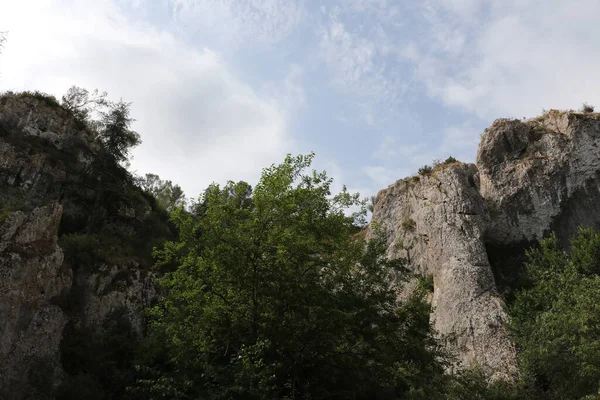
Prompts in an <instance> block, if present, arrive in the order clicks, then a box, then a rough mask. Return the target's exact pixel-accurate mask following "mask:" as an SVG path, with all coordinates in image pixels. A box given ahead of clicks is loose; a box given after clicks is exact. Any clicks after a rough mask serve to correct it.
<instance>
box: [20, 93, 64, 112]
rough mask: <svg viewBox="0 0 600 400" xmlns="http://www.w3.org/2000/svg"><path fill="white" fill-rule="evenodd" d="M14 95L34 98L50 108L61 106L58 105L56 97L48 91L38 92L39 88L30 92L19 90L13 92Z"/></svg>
mask: <svg viewBox="0 0 600 400" xmlns="http://www.w3.org/2000/svg"><path fill="white" fill-rule="evenodd" d="M15 96H16V97H17V98H28V97H30V98H34V99H36V100H39V101H42V102H44V103H46V105H48V106H50V107H52V108H62V106H61V105H60V103H59V102H58V100H57V99H56V97H54V96H52V95H51V94H48V93H44V92H40V91H39V90H36V91H35V92H30V91H25V92H20V93H17V94H15Z"/></svg>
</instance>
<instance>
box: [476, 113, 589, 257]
mask: <svg viewBox="0 0 600 400" xmlns="http://www.w3.org/2000/svg"><path fill="white" fill-rule="evenodd" d="M599 146H600V116H598V114H580V113H574V112H560V111H556V110H553V111H550V112H548V113H547V114H545V115H543V116H541V117H539V118H536V119H532V120H529V121H525V122H522V121H519V120H498V121H496V122H494V124H492V126H491V127H490V128H488V129H486V131H485V132H484V134H483V135H482V138H481V144H480V146H479V151H478V154H477V167H478V169H479V176H480V180H481V195H482V196H483V198H485V199H486V201H487V202H488V204H489V206H490V212H491V215H492V216H493V218H492V223H491V224H490V227H489V228H488V240H489V241H490V242H494V243H505V244H509V243H515V242H520V241H531V240H539V239H541V238H542V237H544V236H545V235H546V234H548V233H549V232H550V231H554V232H556V234H557V235H558V236H559V238H560V239H561V240H562V241H563V244H564V245H565V246H566V245H568V239H569V238H570V237H572V236H573V235H574V233H575V232H576V230H577V228H578V226H580V225H586V226H590V227H595V228H597V227H598V226H597V225H598V223H599V222H600V201H599V200H600V147H599Z"/></svg>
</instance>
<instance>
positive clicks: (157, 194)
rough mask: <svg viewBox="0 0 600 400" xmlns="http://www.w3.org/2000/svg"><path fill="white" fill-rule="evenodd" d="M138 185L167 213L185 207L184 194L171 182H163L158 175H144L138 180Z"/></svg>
mask: <svg viewBox="0 0 600 400" xmlns="http://www.w3.org/2000/svg"><path fill="white" fill-rule="evenodd" d="M139 185H140V186H141V187H142V188H143V189H144V190H145V191H146V192H148V193H150V194H151V195H152V196H153V197H154V198H155V199H156V201H157V202H158V204H160V206H161V207H162V208H164V209H165V210H167V211H168V212H172V211H175V210H176V209H177V208H179V207H183V206H185V205H186V199H185V194H184V193H183V190H182V189H181V187H180V186H179V185H174V184H173V183H172V182H171V181H168V180H167V181H163V180H161V179H160V177H159V176H158V175H155V174H146V176H145V177H144V178H141V179H140V180H139Z"/></svg>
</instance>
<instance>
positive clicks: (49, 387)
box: [0, 95, 157, 399]
mask: <svg viewBox="0 0 600 400" xmlns="http://www.w3.org/2000/svg"><path fill="white" fill-rule="evenodd" d="M91 135H92V133H91V132H90V130H89V128H88V127H87V126H86V125H85V124H83V123H81V122H78V121H77V120H76V119H75V118H74V117H73V115H72V114H70V113H69V112H68V111H67V110H65V109H63V108H61V107H60V106H58V105H57V104H54V103H53V102H48V101H47V100H44V99H43V98H36V97H35V96H22V95H3V96H0V399H46V398H48V399H51V398H54V393H55V392H56V390H57V389H58V387H59V386H60V385H61V382H63V381H64V380H65V379H67V378H68V377H69V374H72V373H73V371H69V369H68V368H66V367H65V365H64V364H63V362H64V348H66V347H68V346H69V345H71V348H73V347H75V348H77V346H78V345H79V344H80V343H82V342H85V341H86V338H85V337H82V336H81V333H82V332H84V333H85V332H87V333H90V332H91V333H93V334H94V335H101V334H102V332H103V330H104V329H105V328H106V327H107V326H112V325H115V323H117V321H116V319H117V315H118V319H119V321H118V322H119V323H121V322H123V321H124V322H125V325H126V326H127V329H130V330H131V337H132V338H133V337H135V336H136V335H140V334H142V330H143V329H142V328H143V320H142V319H143V314H142V310H143V309H144V308H146V307H148V306H149V305H151V303H152V302H153V301H154V300H155V299H156V296H157V293H156V289H155V286H154V283H153V282H154V279H153V276H152V275H151V274H150V273H148V272H147V271H144V270H143V268H142V267H140V265H138V264H137V263H136V262H135V261H134V260H133V259H126V258H125V257H122V260H120V259H119V260H117V261H114V262H108V261H106V260H105V261H98V262H95V263H94V264H93V265H86V266H85V267H83V266H80V265H74V264H73V263H71V264H67V263H65V262H64V254H63V250H62V249H61V248H60V246H59V244H58V242H59V240H58V238H59V236H60V235H61V229H63V225H64V226H67V227H68V229H70V231H69V233H70V232H79V236H80V237H85V234H84V235H81V226H80V225H77V223H75V222H73V221H77V220H82V221H86V220H87V218H88V215H89V208H90V204H93V199H94V195H95V193H94V190H93V188H94V187H95V185H93V184H92V185H90V184H87V182H85V181H84V179H85V176H86V173H87V168H88V167H89V165H90V160H91V159H90V157H91V155H92V153H93V146H94V145H93V144H92V143H91ZM92 183H93V182H92ZM87 187H92V189H86V188H87ZM90 199H91V200H90ZM142 200H143V199H142ZM16 210H25V211H16ZM140 210H141V211H140ZM145 213H146V214H147V213H149V207H148V205H147V204H146V203H144V204H142V205H139V206H138V207H137V208H135V209H133V208H132V209H127V210H124V211H123V212H121V214H123V215H125V214H127V215H125V218H129V220H128V221H130V220H131V221H133V222H131V224H132V225H133V224H134V223H138V224H140V217H139V215H143V214H145ZM127 228H128V226H127V224H124V227H123V230H122V231H125V229H127ZM117 256H118V255H117ZM111 324H112V325H111ZM77 335H79V336H77ZM73 343H74V344H75V345H73ZM73 368H74V367H73V366H71V369H73Z"/></svg>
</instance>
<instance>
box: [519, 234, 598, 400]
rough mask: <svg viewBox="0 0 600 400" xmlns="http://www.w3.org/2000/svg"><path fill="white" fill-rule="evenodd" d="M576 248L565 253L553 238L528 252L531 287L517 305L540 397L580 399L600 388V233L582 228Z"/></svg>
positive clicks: (523, 347) (529, 373)
mask: <svg viewBox="0 0 600 400" xmlns="http://www.w3.org/2000/svg"><path fill="white" fill-rule="evenodd" d="M571 246H572V248H571V251H570V253H565V252H564V251H563V250H562V249H561V247H560V244H559V241H558V239H557V237H556V236H551V237H550V238H548V239H546V240H544V241H542V244H541V247H540V248H537V249H533V250H531V251H529V252H528V254H527V257H528V261H527V264H526V271H527V278H528V279H529V280H530V287H529V288H527V289H524V290H522V291H521V292H520V293H518V295H517V298H516V301H515V303H514V305H513V306H512V309H511V314H512V319H513V324H512V329H513V332H514V337H515V340H516V343H517V345H518V347H519V352H520V361H521V371H522V374H523V380H524V382H525V383H526V384H527V385H528V386H529V390H530V391H531V393H532V397H534V396H535V397H534V398H544V399H580V398H584V397H585V396H598V393H599V389H600V385H599V382H600V364H599V360H600V330H599V328H598V327H600V234H598V233H597V232H594V231H592V230H590V229H581V230H580V231H579V234H578V235H577V236H576V237H575V238H574V239H573V240H572V243H571ZM591 398H597V397H591Z"/></svg>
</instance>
